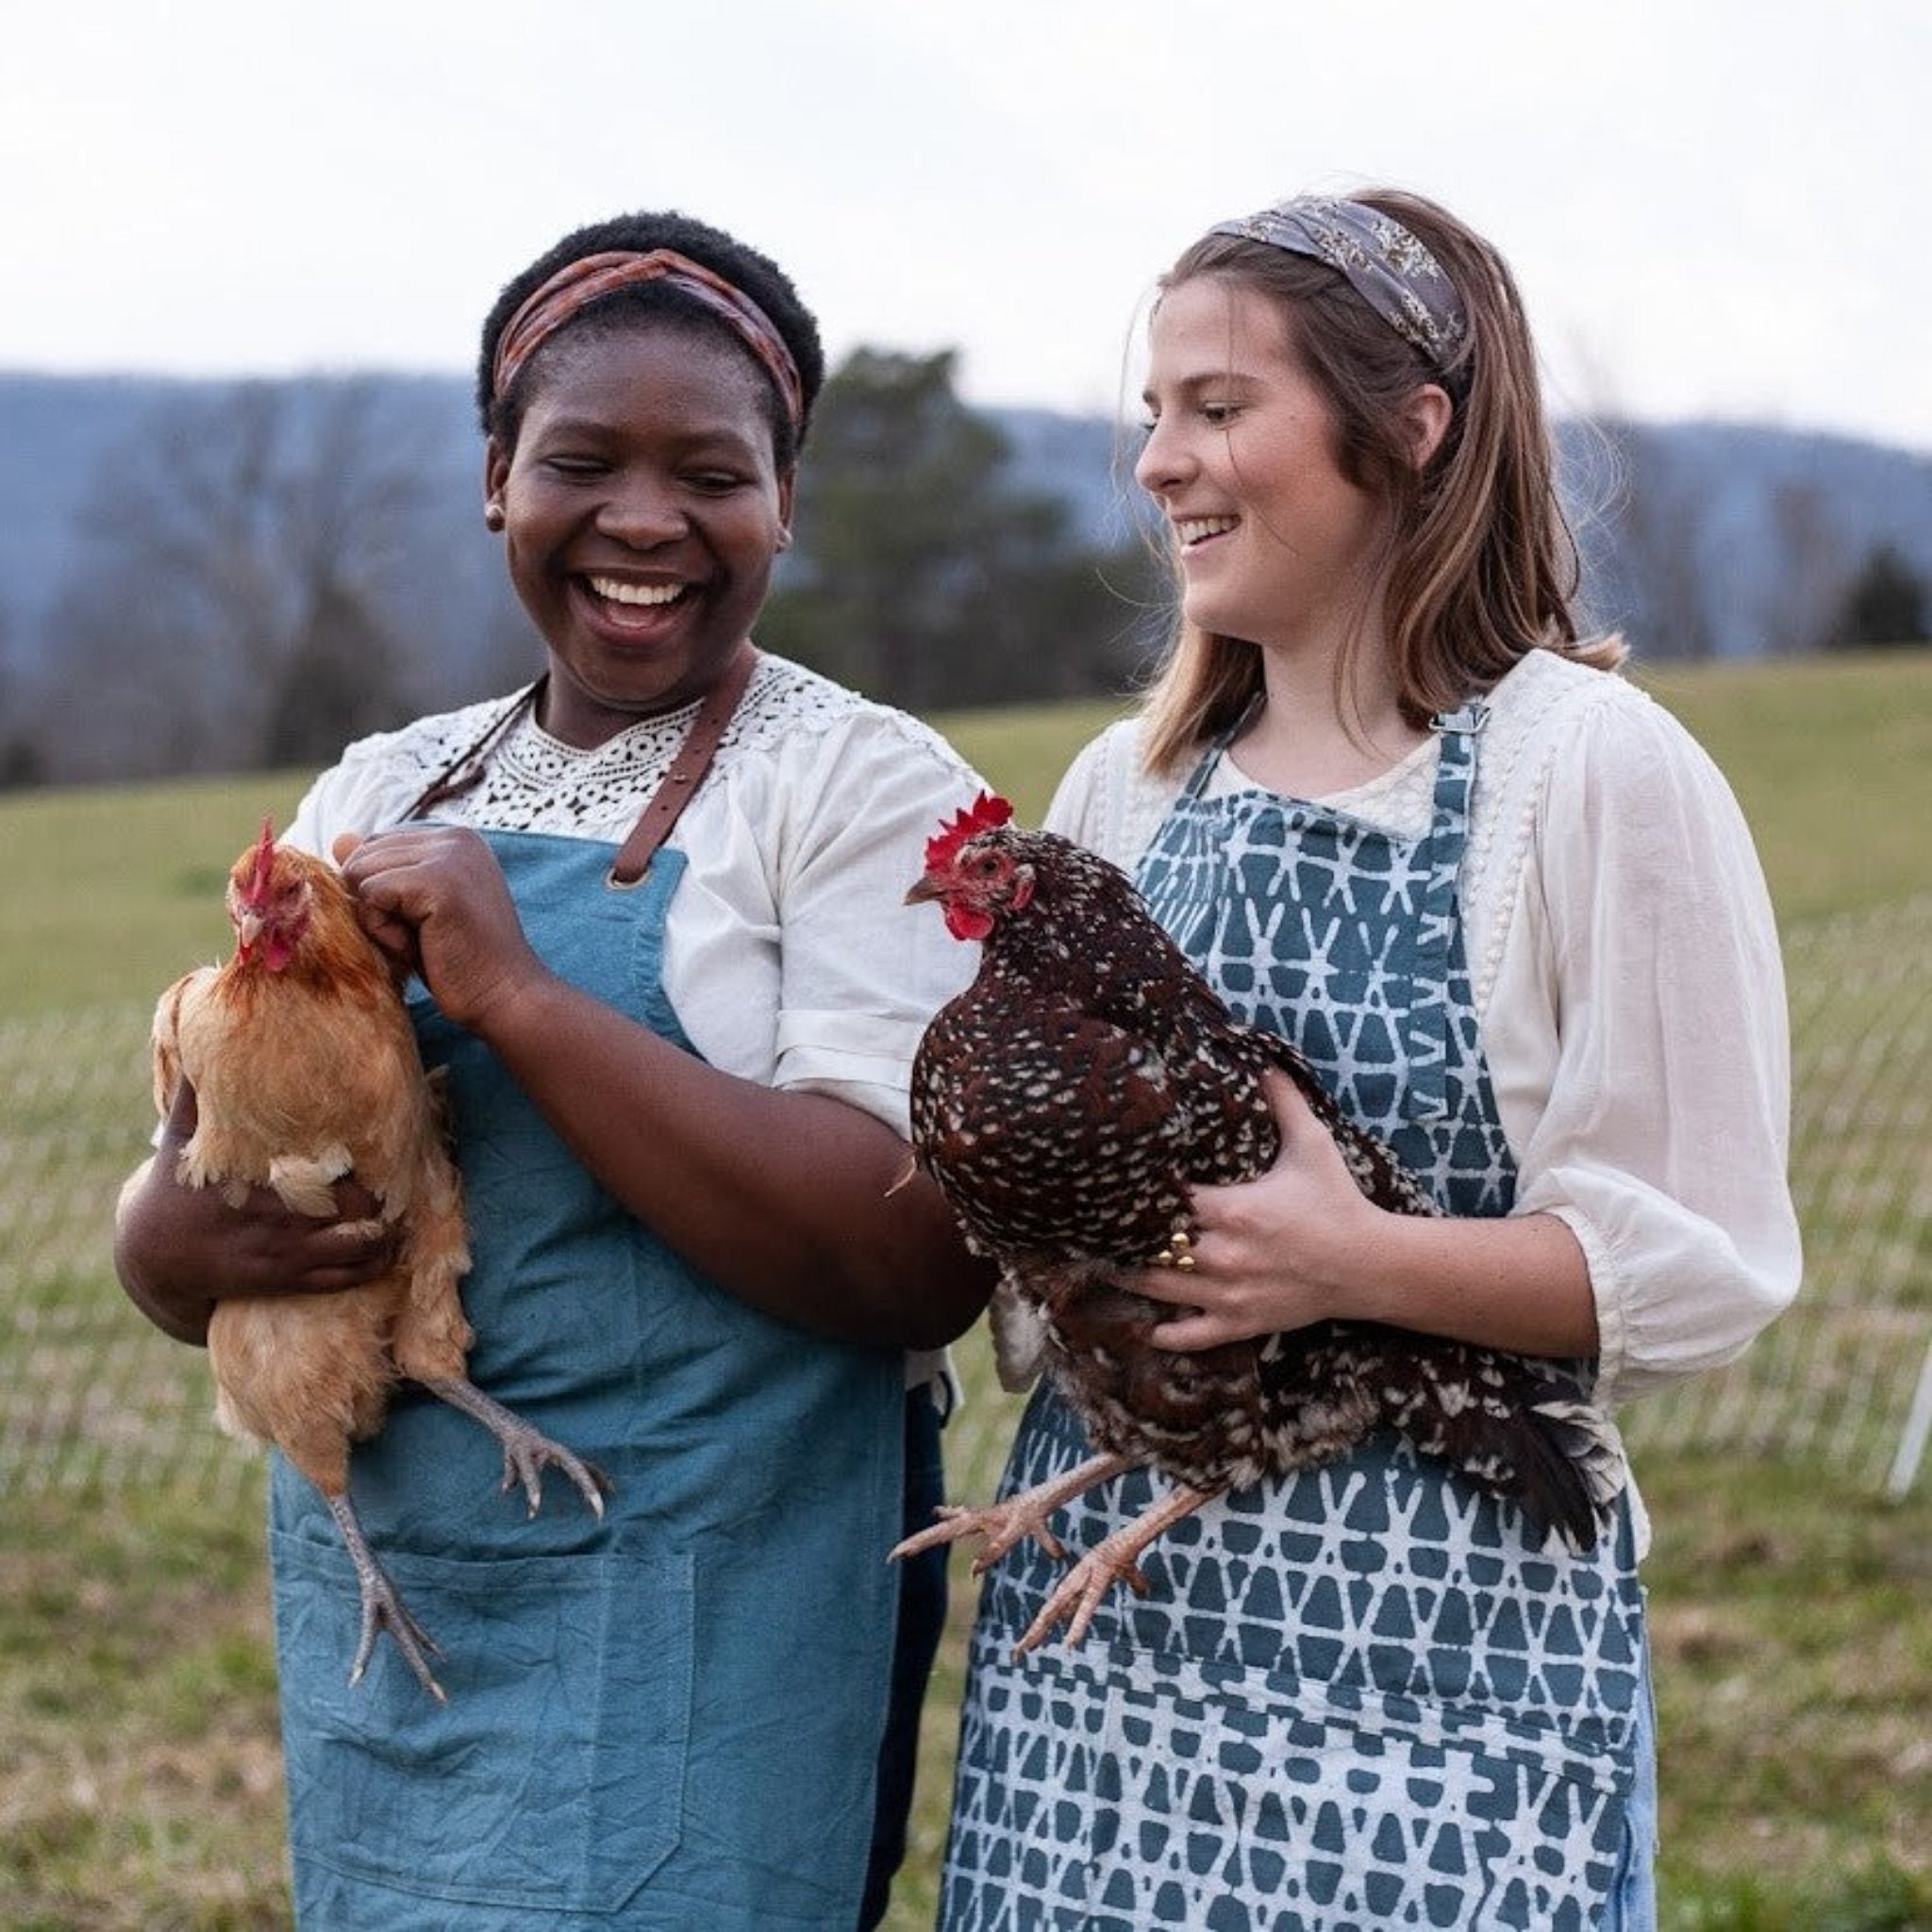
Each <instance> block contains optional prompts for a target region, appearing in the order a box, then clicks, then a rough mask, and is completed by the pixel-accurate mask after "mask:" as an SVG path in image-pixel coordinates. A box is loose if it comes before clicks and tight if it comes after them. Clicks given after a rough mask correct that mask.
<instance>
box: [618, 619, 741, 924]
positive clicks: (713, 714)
mask: <svg viewBox="0 0 1932 1932" xmlns="http://www.w3.org/2000/svg"><path fill="white" fill-rule="evenodd" d="M757 665H758V652H757V650H756V649H754V648H753V646H752V644H751V642H750V641H749V640H747V641H745V642H743V643H741V644H740V645H739V647H738V650H737V652H736V654H735V655H734V656H733V658H732V659H731V661H730V663H728V664H727V665H726V666H725V667H724V675H723V676H722V677H721V678H719V680H718V682H717V683H716V684H714V685H713V686H712V687H711V689H710V691H708V693H707V695H706V698H705V701H704V703H703V704H702V705H700V706H699V707H698V714H697V716H696V717H695V718H693V719H692V720H691V729H690V730H689V731H688V732H687V733H686V734H685V739H684V742H683V743H682V744H681V745H679V746H678V748H677V756H676V757H675V758H673V759H672V760H671V769H670V770H669V771H668V772H666V773H665V774H664V776H663V778H662V779H661V781H660V782H659V783H658V789H657V791H654V792H653V793H652V794H651V802H650V803H649V804H648V805H647V806H645V807H644V808H643V810H642V811H641V812H640V813H639V814H638V822H637V824H634V825H633V826H632V827H631V828H630V837H629V838H627V839H626V840H625V841H624V844H623V845H622V846H621V847H620V848H619V850H618V854H617V857H616V858H613V859H612V860H611V861H610V872H609V874H608V878H609V883H610V884H611V885H613V886H616V887H618V888H620V889H621V890H622V889H628V888H629V887H632V886H641V885H642V884H643V882H644V880H645V879H646V878H647V877H648V876H649V874H650V870H651V858H652V855H653V854H654V853H655V852H656V851H657V850H658V846H660V845H661V844H663V842H664V841H665V839H666V838H667V837H668V836H669V834H670V831H671V828H672V826H673V825H675V824H676V823H677V818H678V814H679V813H680V812H681V811H683V809H684V808H685V807H686V806H687V805H689V804H690V803H691V799H692V798H693V797H694V796H695V795H696V793H697V789H698V787H699V785H701V784H702V783H703V782H704V776H705V774H706V773H707V772H708V771H709V770H710V769H711V760H712V758H714V757H716V755H717V751H718V745H719V742H720V741H721V740H722V739H723V738H724V731H725V727H726V726H727V725H728V724H730V723H731V720H732V716H733V714H734V713H735V712H736V711H737V709H738V701H739V700H740V699H741V697H743V695H744V691H745V687H746V686H747V685H748V684H750V682H751V674H752V672H753V670H754V669H755V668H756V667H757Z"/></svg>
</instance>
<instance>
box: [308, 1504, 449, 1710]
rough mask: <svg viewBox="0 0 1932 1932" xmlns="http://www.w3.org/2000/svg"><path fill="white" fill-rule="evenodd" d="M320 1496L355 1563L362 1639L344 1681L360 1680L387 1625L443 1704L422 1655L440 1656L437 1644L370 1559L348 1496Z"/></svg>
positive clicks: (438, 1686)
mask: <svg viewBox="0 0 1932 1932" xmlns="http://www.w3.org/2000/svg"><path fill="white" fill-rule="evenodd" d="M324 1500H325V1502H326V1503H327V1504H328V1513H329V1514H330V1515H331V1516H333V1517H334V1518H335V1520H336V1527H337V1528H338V1529H339V1530H341V1535H342V1541H343V1542H344V1543H345V1544H346V1545H347V1546H348V1551H349V1560H350V1561H351V1562H352V1563H354V1564H355V1566H356V1584H357V1588H358V1590H359V1591H360V1592H361V1597H362V1630H361V1638H360V1641H358V1644H357V1646H356V1661H355V1662H354V1663H353V1664H352V1665H351V1666H350V1668H349V1682H350V1683H352V1684H359V1683H360V1682H361V1681H362V1673H363V1672H364V1671H366V1670H367V1669H368V1668H369V1659H370V1657H372V1656H374V1655H375V1640H376V1637H377V1635H378V1634H379V1633H380V1632H382V1631H384V1630H387V1631H388V1632H389V1634H390V1635H391V1637H392V1638H394V1640H395V1645H396V1648H397V1649H398V1650H399V1651H401V1652H402V1654H403V1657H404V1658H405V1659H406V1660H407V1662H408V1666H409V1668H410V1669H411V1670H412V1671H414V1672H415V1674H416V1679H417V1681H418V1682H419V1683H420V1684H421V1685H422V1686H423V1688H424V1690H425V1691H428V1692H429V1694H430V1696H432V1697H433V1698H435V1699H436V1701H437V1703H439V1704H447V1703H448V1702H449V1698H448V1697H447V1695H445V1693H444V1691H443V1688H442V1686H441V1684H439V1683H438V1682H437V1681H436V1678H435V1675H434V1674H432V1672H431V1671H430V1668H429V1658H428V1657H425V1656H424V1654H423V1653H424V1652H425V1651H427V1652H428V1653H429V1655H430V1656H431V1657H441V1655H442V1652H441V1650H439V1649H438V1648H437V1645H436V1642H435V1640H434V1639H433V1638H431V1636H430V1635H429V1633H428V1631H426V1630H425V1629H424V1627H423V1626H422V1624H419V1623H417V1621H416V1620H415V1618H414V1617H412V1616H411V1615H410V1614H409V1612H408V1607H406V1606H405V1605H404V1603H403V1600H402V1598H401V1597H400V1596H399V1595H397V1593H396V1587H395V1585H394V1584H393V1583H391V1581H390V1580H389V1574H388V1573H387V1572H386V1571H385V1570H384V1569H383V1567H382V1565H381V1564H380V1563H378V1562H377V1561H376V1560H375V1553H374V1552H373V1551H372V1550H371V1549H370V1547H369V1541H368V1539H367V1538H366V1537H364V1535H363V1534H362V1525H361V1524H359V1523H358V1521H357V1520H356V1512H355V1510H354V1509H353V1508H352V1507H350V1504H349V1499H348V1497H347V1496H327V1497H325V1498H324Z"/></svg>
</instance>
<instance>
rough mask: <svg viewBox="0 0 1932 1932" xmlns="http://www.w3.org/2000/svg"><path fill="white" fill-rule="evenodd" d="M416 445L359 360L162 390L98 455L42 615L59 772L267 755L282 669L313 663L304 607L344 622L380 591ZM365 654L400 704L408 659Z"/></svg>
mask: <svg viewBox="0 0 1932 1932" xmlns="http://www.w3.org/2000/svg"><path fill="white" fill-rule="evenodd" d="M429 456H430V451H429V449H428V448H427V446H426V445H425V443H424V442H423V441H422V440H421V438H420V437H419V436H417V435H415V434H412V433H410V432H409V431H408V430H407V429H406V428H399V426H398V425H397V424H396V423H394V422H392V421H391V420H390V414H389V412H388V411H386V410H385V408H384V391H383V390H382V388H381V387H380V385H379V384H377V383H376V382H375V381H374V380H373V379H370V378H366V377H345V378H341V379H335V380H326V381H322V380H313V379H311V380H308V381H305V382H300V383H270V382H244V383H239V384H235V385H233V386H230V387H225V388H222V389H218V390H215V391H206V390H195V391H185V392H184V393H183V394H182V395H181V396H180V397H179V398H178V399H176V400H173V401H170V402H167V403H164V404H162V405H161V406H160V407H159V408H158V409H157V410H156V411H155V412H154V414H153V415H152V416H151V417H150V418H149V419H148V420H147V421H146V422H145V423H144V424H143V425H142V428H141V429H140V431H139V432H138V433H137V434H135V435H134V436H132V437H130V438H129V439H128V440H127V441H125V442H124V443H123V444H122V445H120V446H119V447H118V448H117V449H115V450H114V452H113V453H112V454H111V455H110V456H109V457H108V458H107V459H106V460H105V461H104V462H103V464H102V465H101V467H100V470H99V472H98V473H97V475H96V478H95V481H94V484H93V486H92V492H91V495H90V499H89V501H88V504H87V507H86V509H85V511H84V513H83V537H84V546H83V554H84V557H85V563H84V565H83V568H82V569H81V571H80V572H79V574H78V575H76V576H75V578H74V579H72V580H71V581H70V582H69V583H68V584H67V586H66V587H65V589H64V590H63V591H62V593H61V594H60V596H59V597H58V599H57V602H56V605H55V608H54V610H53V612H52V615H51V616H50V619H49V622H48V626H47V628H48V635H49V641H50V644H51V658H52V661H53V663H54V664H55V666H56V667H57V674H58V675H57V679H56V682H57V688H58V700H57V706H58V713H59V724H60V730H59V734H58V737H59V753H58V761H59V766H60V769H61V771H62V772H63V774H66V775H75V776H144V775H151V774H158V773H165V772H174V771H184V770H233V769H238V768H242V767H245V766H249V765H254V764H258V763H260V762H263V761H264V760H266V759H267V758H270V756H271V755H272V751H273V749H274V747H273V746H272V744H271V742H270V733H271V728H272V726H273V727H274V728H275V730H277V731H278V732H280V733H281V734H282V741H283V742H284V743H286V742H287V733H288V731H289V728H290V726H289V719H290V715H291V705H297V704H299V696H300V693H299V691H295V692H293V693H291V691H289V689H288V688H287V687H288V681H289V679H290V677H291V675H295V676H297V677H299V675H300V674H301V671H302V668H303V666H304V665H305V664H313V663H315V662H316V661H318V646H317V643H316V639H315V633H316V631H317V628H318V625H332V626H334V627H335V628H336V629H337V630H338V631H340V628H341V623H342V613H343V612H344V611H345V610H354V611H358V612H362V613H370V612H374V611H375V610H376V609H377V608H380V607H381V605H382V604H383V603H384V602H385V601H386V593H387V592H388V591H389V589H390V586H391V579H393V578H395V577H397V576H398V575H399V567H400V565H401V562H402V551H403V546H404V544H405V543H406V542H407V541H408V539H407V533H408V529H409V527H410V524H411V521H412V517H413V514H414V512H415V510H416V509H417V508H418V507H419V504H420V501H421V498H422V493H423V491H425V488H427V487H428V486H427V484H426V483H425V470H426V469H427V468H428V467H429V464H428V460H427V459H428V458H429ZM319 657H320V658H321V659H323V660H330V659H332V658H339V657H340V652H339V650H337V649H336V647H335V646H334V645H333V644H325V646H324V647H322V648H321V649H320V652H319ZM364 670H365V673H366V675H367V677H368V680H369V689H370V691H371V693H372V695H373V696H374V697H375V699H376V700H377V702H376V704H375V709H376V711H377V712H379V713H383V714H391V713H394V714H396V715H399V714H400V708H401V707H402V705H403V703H404V700H405V698H406V695H407V690H408V675H407V671H406V669H405V667H403V666H401V665H400V664H399V663H398V661H397V658H396V655H395V653H394V652H392V651H383V652H373V653H372V654H371V655H370V658H369V659H368V660H367V662H366V664H365V666H364ZM337 699H338V700H339V699H340V692H338V693H337ZM374 722H378V723H379V722H391V718H390V717H389V716H387V715H384V716H379V717H377V718H376V719H375V721H374Z"/></svg>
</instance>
